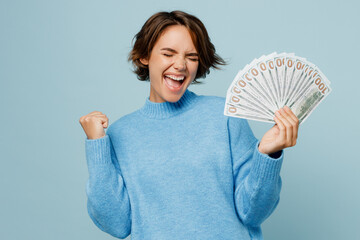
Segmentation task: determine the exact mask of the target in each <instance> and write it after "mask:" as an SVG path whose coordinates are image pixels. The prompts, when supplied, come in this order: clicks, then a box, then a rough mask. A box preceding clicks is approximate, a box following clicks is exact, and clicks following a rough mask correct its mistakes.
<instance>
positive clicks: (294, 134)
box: [284, 106, 299, 145]
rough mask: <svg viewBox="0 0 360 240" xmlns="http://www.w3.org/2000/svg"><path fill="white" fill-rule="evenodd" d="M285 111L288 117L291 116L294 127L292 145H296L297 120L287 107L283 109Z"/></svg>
mask: <svg viewBox="0 0 360 240" xmlns="http://www.w3.org/2000/svg"><path fill="white" fill-rule="evenodd" d="M284 109H285V111H286V112H287V113H288V115H290V116H291V118H292V119H293V121H294V127H293V145H295V144H296V139H297V138H298V132H299V119H298V118H297V117H296V115H295V114H294V113H293V111H291V109H290V108H289V107H288V106H285V107H284Z"/></svg>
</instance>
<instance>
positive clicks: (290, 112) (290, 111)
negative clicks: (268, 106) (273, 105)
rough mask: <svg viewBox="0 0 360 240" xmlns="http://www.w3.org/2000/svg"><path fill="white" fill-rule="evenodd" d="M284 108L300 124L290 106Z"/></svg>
mask: <svg viewBox="0 0 360 240" xmlns="http://www.w3.org/2000/svg"><path fill="white" fill-rule="evenodd" d="M284 110H285V112H287V114H289V116H290V117H291V118H292V119H293V120H294V122H295V123H297V124H299V119H298V118H297V116H296V115H295V114H294V112H293V111H292V110H291V109H290V108H289V107H288V106H285V107H284Z"/></svg>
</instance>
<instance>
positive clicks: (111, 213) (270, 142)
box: [80, 11, 298, 240]
mask: <svg viewBox="0 0 360 240" xmlns="http://www.w3.org/2000/svg"><path fill="white" fill-rule="evenodd" d="M135 38H136V41H135V44H134V47H133V49H132V51H131V53H130V56H129V59H130V60H131V61H132V62H133V64H134V66H135V73H136V74H137V76H138V79H139V80H150V95H149V97H148V98H146V100H145V104H144V106H143V107H142V108H140V109H138V110H137V111H135V112H133V113H130V114H128V115H126V116H123V117H121V118H120V119H118V120H117V121H115V122H114V123H113V124H112V125H111V126H110V127H109V128H108V130H107V132H106V134H105V131H104V128H107V127H108V121H109V120H108V118H107V117H106V115H105V114H103V113H101V112H98V111H94V112H92V113H90V114H88V115H85V116H83V117H81V118H80V123H81V125H82V127H83V129H84V131H85V133H86V135H87V139H86V140H85V141H86V158H87V163H88V169H89V181H88V184H87V196H88V203H87V204H88V205H87V206H88V213H89V216H90V217H91V219H92V220H93V222H94V223H95V224H96V226H98V227H99V228H100V229H101V230H102V231H105V232H107V233H109V234H111V235H112V236H115V237H118V238H126V237H127V236H128V235H129V234H131V239H132V240H138V239H146V240H151V239H156V240H159V239H171V240H173V239H181V240H184V239H207V240H208V239H234V240H235V239H239V240H240V239H262V233H261V228H260V224H261V223H262V222H263V221H264V220H265V219H266V218H267V217H268V216H269V215H270V214H271V213H272V212H273V210H274V209H275V207H276V206H277V204H278V202H279V194H280V188H281V178H280V175H279V174H280V168H281V164H282V161H283V151H282V149H284V148H286V147H291V146H294V145H295V143H296V138H297V132H298V119H297V118H296V116H295V115H294V114H293V113H292V112H291V110H290V109H289V108H286V107H285V108H284V109H280V110H279V111H278V112H277V113H276V117H275V118H274V119H275V121H276V125H274V126H273V127H272V128H271V129H270V130H269V131H268V132H267V133H266V134H265V135H264V137H263V138H262V140H261V141H260V142H259V141H258V140H257V139H256V138H255V137H254V135H253V133H252V131H251V129H250V127H249V125H248V123H247V121H246V120H245V119H240V118H233V117H228V116H225V115H224V114H223V111H224V106H225V105H224V104H225V99H224V98H222V97H216V96H203V95H196V94H195V93H193V92H191V91H189V90H188V89H187V88H188V86H189V85H190V84H191V83H193V82H196V79H198V78H203V77H205V76H206V74H208V73H209V69H210V67H213V68H218V65H223V64H225V62H224V61H223V60H222V59H221V58H220V57H219V56H218V55H217V54H216V53H215V48H214V46H213V44H212V43H211V42H210V38H209V37H208V34H207V31H206V29H205V27H204V25H203V24H202V23H201V21H200V20H199V19H197V18H196V17H195V16H192V15H189V14H187V13H184V12H181V11H173V12H159V13H156V14H154V15H153V16H151V17H150V18H149V19H148V20H147V22H146V23H145V24H144V26H143V27H142V29H141V30H140V32H139V33H138V34H137V35H136V36H135Z"/></svg>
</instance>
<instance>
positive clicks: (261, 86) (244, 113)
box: [224, 52, 331, 124]
mask: <svg viewBox="0 0 360 240" xmlns="http://www.w3.org/2000/svg"><path fill="white" fill-rule="evenodd" d="M330 92H331V88H330V82H329V80H328V79H327V78H326V77H325V75H324V74H323V73H322V72H321V71H320V70H319V68H318V67H317V66H315V65H314V64H312V63H310V62H308V61H307V60H306V59H305V58H301V57H298V56H295V55H294V54H293V53H280V54H278V53H276V52H274V53H271V54H269V55H267V56H262V57H260V58H259V59H254V60H253V61H252V62H251V63H250V64H248V65H246V66H245V68H244V69H242V70H240V71H239V72H238V74H237V75H236V77H235V79H234V80H233V82H232V83H231V85H230V87H229V88H228V91H227V94H226V103H225V109H224V114H225V115H227V116H232V117H239V118H246V119H250V120H256V121H263V122H271V123H275V121H274V117H275V112H276V111H277V110H278V109H280V108H282V107H284V106H288V107H289V108H290V109H291V110H292V111H293V112H294V114H295V115H296V116H297V118H298V119H299V122H300V124H301V123H302V122H304V121H305V120H306V119H307V117H308V116H309V115H310V113H311V112H312V111H313V110H314V109H315V108H316V107H317V106H318V104H319V103H320V102H321V101H322V100H324V99H325V97H326V96H327V95H329V93H330Z"/></svg>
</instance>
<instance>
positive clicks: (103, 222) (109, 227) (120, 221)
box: [85, 134, 131, 239]
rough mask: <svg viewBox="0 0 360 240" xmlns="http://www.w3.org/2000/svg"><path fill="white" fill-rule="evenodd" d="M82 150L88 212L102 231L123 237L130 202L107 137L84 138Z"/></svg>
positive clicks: (125, 235)
mask: <svg viewBox="0 0 360 240" xmlns="http://www.w3.org/2000/svg"><path fill="white" fill-rule="evenodd" d="M85 149H86V161H87V165H88V170H89V179H88V182H87V186H86V193H87V197H88V199H87V209H88V214H89V216H90V218H91V219H92V221H93V222H94V224H95V225H96V226H97V227H98V228H100V229H101V230H102V231H104V232H107V233H109V234H110V235H112V236H114V237H118V238H121V239H123V238H126V237H127V236H128V235H129V234H130V230H131V211H130V201H129V196H128V193H127V189H126V187H125V184H124V180H123V177H122V175H121V172H120V168H119V164H118V161H117V157H116V154H115V151H114V148H113V145H112V142H111V139H110V136H109V135H108V134H106V135H105V136H104V137H102V138H98V139H85Z"/></svg>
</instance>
